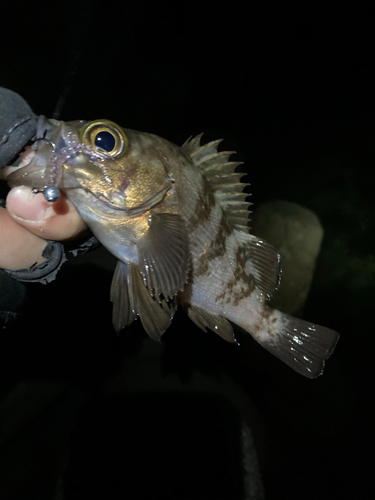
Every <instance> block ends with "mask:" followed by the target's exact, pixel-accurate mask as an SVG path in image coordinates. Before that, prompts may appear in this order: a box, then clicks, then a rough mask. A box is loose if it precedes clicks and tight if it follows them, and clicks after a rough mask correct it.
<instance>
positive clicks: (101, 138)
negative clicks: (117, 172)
mask: <svg viewBox="0 0 375 500" xmlns="http://www.w3.org/2000/svg"><path fill="white" fill-rule="evenodd" d="M115 145H116V138H115V136H114V135H113V134H112V133H111V132H107V131H106V130H102V131H101V132H98V133H97V134H96V137H95V146H98V147H99V148H102V149H105V150H106V151H108V153H110V152H111V151H113V150H114V148H115Z"/></svg>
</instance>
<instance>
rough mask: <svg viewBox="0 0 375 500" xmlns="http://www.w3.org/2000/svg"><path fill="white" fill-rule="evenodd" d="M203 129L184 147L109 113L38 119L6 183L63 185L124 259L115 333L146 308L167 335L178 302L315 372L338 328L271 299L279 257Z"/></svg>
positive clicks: (149, 327) (217, 328)
mask: <svg viewBox="0 0 375 500" xmlns="http://www.w3.org/2000/svg"><path fill="white" fill-rule="evenodd" d="M200 139H201V136H198V137H195V138H193V139H189V140H188V141H186V142H185V144H184V145H183V146H182V147H178V146H176V145H174V144H172V143H170V142H169V141H167V140H165V139H162V138H160V137H158V136H156V135H153V134H147V133H142V132H137V131H133V130H128V129H122V128H120V127H119V126H118V125H116V124H115V123H113V122H110V121H108V120H95V121H93V122H88V123H87V122H83V121H76V122H67V123H65V122H60V121H55V120H44V121H43V120H40V122H39V127H38V132H37V139H36V141H35V143H34V145H33V149H34V154H33V155H29V158H28V163H27V164H26V165H24V166H22V168H20V169H19V170H17V171H15V172H14V173H12V174H11V175H10V176H9V177H8V182H9V184H10V185H11V186H15V185H20V184H25V185H28V186H31V187H33V188H36V189H39V190H42V191H43V190H46V188H47V187H49V186H53V187H56V188H58V189H60V190H62V191H64V192H65V193H66V195H67V196H68V197H69V198H70V200H71V201H72V202H73V204H74V205H75V207H76V209H77V211H78V212H79V213H80V215H81V217H82V218H83V219H84V220H85V222H86V223H87V225H88V226H89V227H90V229H91V230H92V232H93V233H94V234H95V236H96V237H97V238H98V240H99V241H100V242H101V243H102V244H103V245H104V246H105V247H106V248H107V249H108V250H109V251H110V252H111V253H112V254H113V255H115V256H116V257H117V258H118V264H117V267H116V270H115V274H114V277H113V281H112V286H111V293H110V296H111V300H112V302H113V324H114V327H115V329H116V330H117V331H119V330H121V329H122V328H124V327H125V326H127V325H129V324H130V323H131V322H132V321H133V320H134V319H135V318H136V317H137V316H139V317H140V319H141V321H142V324H143V326H144V328H145V330H146V332H147V333H148V335H149V336H150V337H151V338H153V339H155V340H160V338H161V336H162V334H163V333H164V331H165V330H166V329H167V328H168V326H169V325H170V324H171V321H172V318H173V315H174V313H175V311H176V308H177V304H178V303H179V304H181V305H182V306H183V307H184V309H185V311H186V312H187V314H188V315H189V317H190V318H191V319H192V320H193V321H194V322H195V323H196V324H197V325H198V326H199V327H200V328H201V329H203V330H206V329H207V328H209V329H211V330H213V331H214V332H216V333H218V334H219V335H220V336H222V337H223V338H224V339H226V340H227V341H229V342H235V337H234V332H233V327H232V324H231V323H234V324H237V325H239V326H240V327H242V328H243V329H245V330H246V331H247V332H249V333H250V334H251V335H252V336H253V337H254V339H255V340H257V341H258V342H259V343H260V344H261V345H263V346H264V347H265V348H266V349H268V350H269V351H271V352H272V353H273V354H275V355H276V356H278V357H279V358H280V359H281V360H283V361H284V362H286V363H287V364H288V365H289V366H291V367H292V368H293V369H295V370H296V371H298V372H299V373H301V374H302V375H305V376H307V377H309V378H314V377H317V376H318V375H320V374H321V373H322V370H323V367H324V362H325V360H326V359H327V358H328V357H329V355H330V354H331V352H332V351H333V349H334V347H335V345H336V342H337V340H338V334H337V333H336V332H334V331H333V330H330V329H328V328H324V327H321V326H318V325H315V324H312V323H309V322H306V321H302V320H300V319H297V318H293V317H292V316H289V315H287V314H284V313H282V312H280V311H277V310H274V309H271V308H270V307H269V306H268V305H267V304H266V301H267V300H268V299H269V298H270V297H271V296H272V294H273V293H274V291H275V290H276V289H277V287H278V284H279V279H280V256H279V254H278V252H277V251H276V250H275V249H274V248H273V247H272V246H271V245H269V244H268V243H266V242H265V241H264V240H262V239H260V238H257V237H256V236H253V235H251V234H249V231H248V225H247V223H248V216H249V213H250V212H249V210H248V207H249V203H248V202H247V201H246V196H247V195H246V194H245V193H243V188H244V184H243V183H241V182H240V180H241V177H242V175H243V174H241V173H237V171H236V168H237V167H238V165H239V163H238V162H233V161H230V156H231V154H232V152H225V151H221V152H218V151H217V147H218V145H219V143H220V141H213V142H211V143H209V144H206V145H203V146H201V144H200Z"/></svg>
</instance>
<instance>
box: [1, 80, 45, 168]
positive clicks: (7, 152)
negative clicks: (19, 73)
mask: <svg viewBox="0 0 375 500" xmlns="http://www.w3.org/2000/svg"><path fill="white" fill-rule="evenodd" d="M36 123H37V116H36V115H35V114H34V113H33V111H32V109H31V108H30V106H29V105H28V104H27V102H26V101H24V100H23V99H22V97H21V96H20V95H18V94H16V93H15V92H12V91H11V90H8V89H4V88H2V87H1V88H0V169H2V168H3V167H5V166H6V165H10V164H12V163H14V161H15V160H17V159H18V153H19V152H20V151H22V148H23V147H24V146H25V145H26V144H27V142H28V141H29V140H30V139H31V138H32V137H33V136H34V135H35V132H36Z"/></svg>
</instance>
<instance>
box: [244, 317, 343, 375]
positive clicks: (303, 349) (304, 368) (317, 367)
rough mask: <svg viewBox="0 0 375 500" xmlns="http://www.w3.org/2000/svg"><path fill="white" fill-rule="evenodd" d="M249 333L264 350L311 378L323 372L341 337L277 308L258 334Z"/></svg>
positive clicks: (332, 331)
mask: <svg viewBox="0 0 375 500" xmlns="http://www.w3.org/2000/svg"><path fill="white" fill-rule="evenodd" d="M271 311H272V310H271ZM250 333H251V334H252V336H253V337H254V338H255V340H257V341H258V342H259V343H260V344H261V345H262V346H263V347H264V348H265V349H267V350H268V351H270V352H271V353H272V354H274V355H275V356H277V357H278V358H279V359H281V361H284V363H286V364H287V365H288V366H290V367H291V368H293V370H295V371H296V372H298V373H300V374H301V375H304V376H305V377H308V378H316V377H318V376H319V375H321V374H322V373H323V368H324V364H325V360H326V359H328V358H329V356H330V355H331V354H332V352H333V350H334V348H335V346H336V344H337V341H338V339H339V334H338V333H337V332H335V331H334V330H330V329H329V328H325V327H324V326H319V325H314V324H313V323H309V322H307V321H303V320H301V319H298V318H294V317H293V316H289V314H285V313H282V312H280V311H277V310H273V311H272V313H271V314H270V315H269V316H268V318H267V320H266V321H265V323H264V327H262V328H260V329H259V330H258V332H257V333H255V334H254V333H253V332H250Z"/></svg>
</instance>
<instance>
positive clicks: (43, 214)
mask: <svg viewBox="0 0 375 500" xmlns="http://www.w3.org/2000/svg"><path fill="white" fill-rule="evenodd" d="M6 207H7V209H8V210H9V212H10V213H11V215H12V216H14V217H16V218H19V219H22V220H24V221H35V222H40V221H42V220H44V219H46V218H47V217H48V215H49V212H50V211H51V205H50V204H49V203H48V202H47V201H46V200H45V199H44V197H43V194H42V193H39V194H35V195H34V194H33V193H32V192H31V189H30V188H28V187H26V186H19V187H15V188H13V189H11V190H10V191H9V193H8V196H7V199H6Z"/></svg>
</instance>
